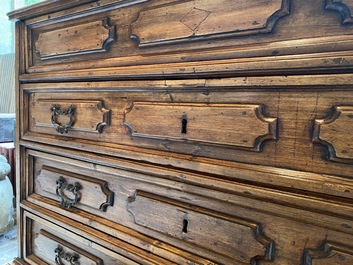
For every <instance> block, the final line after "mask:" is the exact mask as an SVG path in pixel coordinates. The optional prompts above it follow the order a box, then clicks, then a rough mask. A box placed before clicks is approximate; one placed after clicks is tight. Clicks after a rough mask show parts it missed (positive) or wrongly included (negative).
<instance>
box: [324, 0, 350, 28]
mask: <svg viewBox="0 0 353 265" xmlns="http://www.w3.org/2000/svg"><path fill="white" fill-rule="evenodd" d="M325 9H326V10H334V11H337V12H338V13H339V14H340V15H341V23H342V25H348V24H352V23H353V17H352V12H351V11H352V9H353V1H352V0H326V5H325Z"/></svg>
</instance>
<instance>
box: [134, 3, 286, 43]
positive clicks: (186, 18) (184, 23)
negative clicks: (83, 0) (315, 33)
mask: <svg viewBox="0 0 353 265" xmlns="http://www.w3.org/2000/svg"><path fill="white" fill-rule="evenodd" d="M290 3H291V0H275V1H270V2H259V4H258V5H253V3H252V2H251V1H248V0H241V1H237V3H236V4H235V3H234V1H233V0H213V1H203V0H196V1H176V2H173V3H171V4H169V5H167V6H157V7H154V8H152V9H148V10H144V11H141V12H140V13H139V17H138V18H137V20H136V21H135V22H134V23H132V25H131V32H132V35H131V39H132V40H134V41H136V42H138V45H139V47H149V46H155V45H160V44H176V43H183V42H189V41H195V40H209V39H221V38H225V37H238V36H248V35H255V34H260V33H269V32H271V31H272V30H273V28H274V26H275V25H276V23H277V21H278V20H279V19H280V18H282V17H284V16H287V15H289V13H290ZM244 12H245V13H244ZM224 14H227V17H228V18H229V19H230V20H229V21H226V22H225V20H224V19H222V16H224ZM155 18H158V19H155ZM161 25H162V26H163V27H161Z"/></svg>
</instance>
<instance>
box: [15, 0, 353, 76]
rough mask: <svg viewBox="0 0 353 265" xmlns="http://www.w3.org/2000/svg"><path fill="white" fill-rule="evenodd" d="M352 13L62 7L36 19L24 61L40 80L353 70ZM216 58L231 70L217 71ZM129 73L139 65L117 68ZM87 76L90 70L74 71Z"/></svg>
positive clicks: (223, 2)
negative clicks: (212, 64)
mask: <svg viewBox="0 0 353 265" xmlns="http://www.w3.org/2000/svg"><path fill="white" fill-rule="evenodd" d="M58 9H59V7H58ZM351 9H352V7H351V5H350V3H349V2H348V1H335V0H327V1H326V2H325V3H322V1H321V0H315V1H310V2H308V1H306V0H295V1H294V0H262V1H258V2H257V3H256V5H254V4H253V3H252V2H249V1H247V0H238V1H236V2H234V1H232V0H214V1H211V2H210V1H202V0H198V1H189V0H183V1H175V0H158V1H150V0H133V1H119V0H117V1H112V2H109V3H100V4H99V5H95V4H87V5H82V6H81V7H75V8H71V9H68V10H65V11H61V10H60V9H59V10H60V11H58V12H53V8H52V9H48V10H49V11H48V12H47V14H44V15H42V16H37V17H34V18H28V16H27V19H26V20H25V26H24V27H23V31H24V32H23V33H24V34H25V36H26V47H25V50H26V52H24V55H23V56H24V57H26V58H25V62H26V69H27V71H26V73H30V74H33V76H34V78H36V77H35V76H36V74H38V73H43V72H52V74H51V75H40V74H39V76H40V77H41V78H44V79H55V78H58V77H59V76H63V75H66V76H73V77H75V78H85V79H87V78H90V77H96V76H97V75H98V76H101V75H110V76H118V77H123V76H131V75H139V77H140V78H141V76H156V75H157V76H163V77H165V76H175V75H180V76H182V75H194V74H195V72H197V74H202V73H204V74H207V73H210V72H217V73H219V72H221V73H222V72H223V73H225V72H244V71H246V72H249V70H250V71H251V70H256V71H260V72H269V71H272V72H273V71H277V72H276V74H277V73H278V69H281V70H282V71H289V70H291V72H292V71H293V69H296V70H297V71H300V70H301V68H302V69H305V72H307V70H308V67H309V68H311V69H315V70H316V71H317V69H318V68H320V67H321V68H327V67H329V66H331V67H336V68H341V69H344V68H347V67H351V66H352V59H351V56H352V54H351V52H350V51H351V50H352V45H351V40H352V28H351V27H349V26H350V25H351V24H352V20H353V19H352V18H351V16H350V13H351V12H352V10H351ZM54 10H55V8H54ZM40 11H41V13H43V10H40ZM34 13H36V12H34ZM36 14H37V13H36ZM17 15H20V13H19V14H17ZM14 16H16V15H14ZM234 18H236V19H234ZM323 25H326V26H323ZM318 27H320V30H317V28H318ZM171 28H173V29H174V30H173V31H171V30H170V29H171ZM335 52H345V55H344V56H345V59H344V60H343V59H342V55H340V54H339V53H338V54H337V53H335ZM320 54H323V55H322V56H321V55H320ZM308 57H312V64H307V60H306V58H308ZM244 58H246V59H247V60H245V61H244ZM327 58H329V59H327ZM212 60H223V64H218V65H216V66H214V67H212V68H210V67H209V65H210V63H211V61H212ZM200 61H202V63H199V62H200ZM195 62H197V63H195ZM152 64H153V65H154V66H153V67H148V65H152ZM122 66H129V67H128V68H126V69H124V71H110V70H107V69H109V68H115V67H122ZM131 66H133V67H132V68H131ZM146 66H147V67H146ZM97 68H99V69H100V70H101V71H96V70H95V69H97ZM321 68H320V69H321ZM77 69H86V70H85V71H82V72H80V73H77V72H75V71H72V72H71V71H70V72H68V71H66V70H77ZM167 69H168V71H166V70H167ZM302 71H304V70H302ZM21 78H23V79H26V78H29V79H30V78H31V77H30V76H26V75H24V76H22V77H21Z"/></svg>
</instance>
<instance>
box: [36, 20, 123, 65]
mask: <svg viewBox="0 0 353 265" xmlns="http://www.w3.org/2000/svg"><path fill="white" fill-rule="evenodd" d="M109 21H110V20H109V18H104V19H103V20H99V21H94V22H90V23H86V24H83V25H77V26H71V27H66V28H61V29H57V30H53V31H48V32H43V33H40V34H39V36H38V40H37V41H36V42H35V49H36V53H37V54H38V55H39V57H40V59H41V60H48V59H60V58H67V57H71V56H77V55H85V54H95V53H102V52H108V51H109V48H110V44H111V43H112V42H114V41H116V39H117V37H116V26H115V25H110V22H109Z"/></svg>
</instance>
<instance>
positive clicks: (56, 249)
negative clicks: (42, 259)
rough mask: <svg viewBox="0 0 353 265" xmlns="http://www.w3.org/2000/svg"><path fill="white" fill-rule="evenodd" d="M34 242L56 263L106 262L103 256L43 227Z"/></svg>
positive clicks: (98, 263)
mask: <svg viewBox="0 0 353 265" xmlns="http://www.w3.org/2000/svg"><path fill="white" fill-rule="evenodd" d="M34 242H35V245H36V247H37V249H38V251H39V252H40V253H42V254H43V255H45V256H46V258H48V259H50V260H51V261H55V264H75V265H79V264H92V265H103V264H104V262H103V260H102V259H101V258H99V257H96V256H94V255H92V254H91V253H89V252H87V251H85V250H83V249H81V248H78V247H76V246H74V245H72V244H71V243H68V242H67V241H65V240H63V239H61V238H59V237H57V236H54V235H53V234H51V233H49V232H47V231H45V230H43V229H41V230H40V231H39V233H38V234H37V235H36V237H35V239H34ZM69 262H70V263H69Z"/></svg>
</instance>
